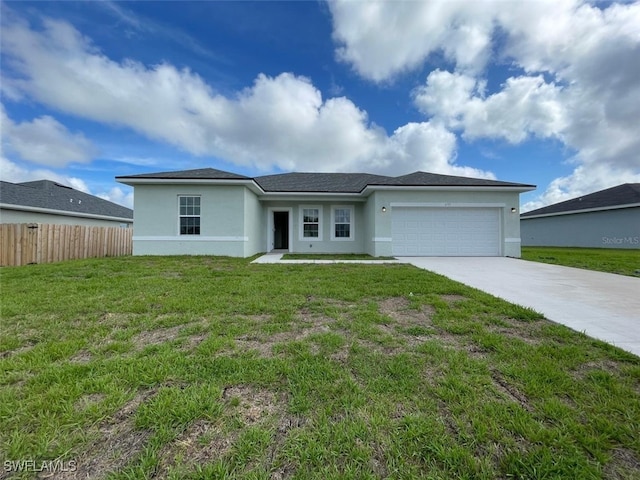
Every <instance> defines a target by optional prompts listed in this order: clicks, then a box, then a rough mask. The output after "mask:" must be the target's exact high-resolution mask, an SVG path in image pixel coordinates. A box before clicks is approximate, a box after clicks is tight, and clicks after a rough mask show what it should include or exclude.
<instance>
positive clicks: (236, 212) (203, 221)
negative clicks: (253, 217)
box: [133, 185, 248, 257]
mask: <svg viewBox="0 0 640 480" xmlns="http://www.w3.org/2000/svg"><path fill="white" fill-rule="evenodd" d="M245 189H246V188H245V187H244V186H220V185H216V186H209V185H136V187H135V195H134V220H135V221H134V228H133V254H134V255H229V256H234V257H243V256H245V242H247V241H248V238H247V237H246V234H245V229H244V227H245V223H244V217H245V215H244V203H245V193H244V191H245ZM179 195H199V196H200V197H201V200H200V202H201V209H200V235H180V232H179V200H178V196H179Z"/></svg>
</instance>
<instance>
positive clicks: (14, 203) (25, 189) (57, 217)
mask: <svg viewBox="0 0 640 480" xmlns="http://www.w3.org/2000/svg"><path fill="white" fill-rule="evenodd" d="M0 223H47V224H65V225H93V226H103V227H118V226H121V227H131V226H132V225H133V210H131V209H130V208H126V207H123V206H121V205H117V204H115V203H113V202H109V201H107V200H103V199H102V198H98V197H95V196H93V195H89V194H88V193H84V192H80V191H78V190H75V189H73V188H71V187H67V186H66V185H61V184H59V183H56V182H52V181H50V180H38V181H35V182H24V183H11V182H4V181H3V182H0Z"/></svg>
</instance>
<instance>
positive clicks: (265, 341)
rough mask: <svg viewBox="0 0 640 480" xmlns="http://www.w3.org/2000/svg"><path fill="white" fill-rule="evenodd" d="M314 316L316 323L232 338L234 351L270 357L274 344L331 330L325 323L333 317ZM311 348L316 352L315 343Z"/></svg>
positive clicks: (298, 339)
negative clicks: (275, 331)
mask: <svg viewBox="0 0 640 480" xmlns="http://www.w3.org/2000/svg"><path fill="white" fill-rule="evenodd" d="M314 318H315V319H316V321H317V322H318V323H312V322H306V323H305V324H304V325H303V326H301V327H299V328H295V329H294V330H290V331H286V332H278V333H272V334H266V333H263V334H250V335H243V336H241V337H238V338H236V339H234V343H235V346H236V348H235V351H236V352H237V351H241V352H242V351H248V350H253V351H255V352H257V353H258V355H259V356H261V357H265V358H271V357H274V356H275V355H276V354H275V353H274V347H275V346H276V345H281V344H285V343H289V342H294V341H302V340H305V339H306V338H307V337H309V336H310V335H314V334H318V333H326V332H329V331H331V328H330V327H329V326H328V325H327V323H329V322H333V319H328V318H327V317H322V316H315V317H314ZM311 350H312V353H318V348H317V346H316V345H311ZM226 353H227V354H228V353H229V352H228V351H227V352H226Z"/></svg>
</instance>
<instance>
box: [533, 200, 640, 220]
mask: <svg viewBox="0 0 640 480" xmlns="http://www.w3.org/2000/svg"><path fill="white" fill-rule="evenodd" d="M634 207H636V208H637V207H640V203H627V204H624V205H610V206H608V207H597V208H583V209H580V210H565V211H562V212H551V213H540V214H536V215H527V214H526V213H523V214H522V215H520V219H521V220H527V219H529V218H544V217H557V216H559V215H575V214H578V213H591V212H604V211H607V210H620V209H623V208H634Z"/></svg>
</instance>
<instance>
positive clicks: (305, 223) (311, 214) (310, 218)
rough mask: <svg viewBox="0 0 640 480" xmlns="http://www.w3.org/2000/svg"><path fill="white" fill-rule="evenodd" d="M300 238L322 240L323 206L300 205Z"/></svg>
mask: <svg viewBox="0 0 640 480" xmlns="http://www.w3.org/2000/svg"><path fill="white" fill-rule="evenodd" d="M300 238H301V239H302V240H322V207H317V206H306V205H303V206H301V207H300Z"/></svg>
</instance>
